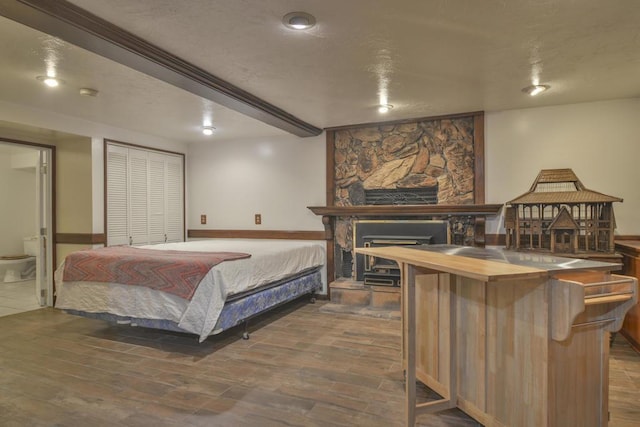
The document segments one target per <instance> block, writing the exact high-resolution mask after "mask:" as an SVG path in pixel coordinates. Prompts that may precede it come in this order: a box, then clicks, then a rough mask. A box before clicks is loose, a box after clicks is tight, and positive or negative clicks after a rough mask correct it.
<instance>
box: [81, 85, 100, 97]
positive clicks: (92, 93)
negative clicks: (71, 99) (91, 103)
mask: <svg viewBox="0 0 640 427" xmlns="http://www.w3.org/2000/svg"><path fill="white" fill-rule="evenodd" d="M80 95H82V96H98V91H97V90H96V89H91V88H88V87H83V88H80Z"/></svg>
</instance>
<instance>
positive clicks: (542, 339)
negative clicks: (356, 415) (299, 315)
mask: <svg viewBox="0 0 640 427" xmlns="http://www.w3.org/2000/svg"><path fill="white" fill-rule="evenodd" d="M356 252H358V253H362V254H365V255H366V256H375V257H381V258H387V259H391V260H394V261H396V262H398V264H399V265H400V267H401V271H402V276H403V277H402V302H403V304H402V305H403V308H402V310H403V334H402V336H403V362H404V367H405V372H406V408H405V414H406V425H407V426H413V425H415V418H416V415H418V414H420V413H425V412H435V411H439V410H443V409H448V408H453V407H458V408H460V409H461V410H463V411H464V412H466V413H467V414H469V415H470V416H471V417H473V418H474V419H476V420H477V421H478V422H480V423H481V424H483V425H485V426H513V427H521V426H531V427H543V426H553V427H567V426H581V427H589V426H606V425H607V423H608V385H609V373H608V362H609V333H610V332H613V331H617V330H618V329H620V327H621V325H622V321H623V319H624V315H625V313H626V312H627V310H628V309H629V308H630V307H631V306H633V305H634V304H635V303H636V301H637V298H638V296H637V295H638V282H637V279H635V278H632V277H627V276H619V275H615V274H612V273H611V271H612V270H615V269H617V268H619V266H618V265H616V264H609V263H603V262H596V261H588V260H582V259H570V258H560V257H554V256H550V255H543V254H536V253H525V252H511V251H503V250H499V249H481V248H470V247H458V246H451V245H432V246H423V247H413V248H407V247H381V248H358V249H356ZM416 379H417V380H419V381H421V382H422V383H424V384H426V385H427V386H428V387H430V388H431V389H433V390H434V391H436V392H437V393H438V394H440V395H441V396H443V398H442V399H440V400H437V401H432V402H424V403H418V402H416Z"/></svg>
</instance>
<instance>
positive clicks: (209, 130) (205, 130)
mask: <svg viewBox="0 0 640 427" xmlns="http://www.w3.org/2000/svg"><path fill="white" fill-rule="evenodd" d="M214 130H216V128H214V127H213V126H204V127H203V128H202V133H203V134H205V135H207V136H209V135H213V131H214Z"/></svg>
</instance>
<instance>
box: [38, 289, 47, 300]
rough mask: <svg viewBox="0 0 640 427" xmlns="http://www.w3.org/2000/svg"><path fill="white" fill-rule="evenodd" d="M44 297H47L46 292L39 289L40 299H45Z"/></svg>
mask: <svg viewBox="0 0 640 427" xmlns="http://www.w3.org/2000/svg"><path fill="white" fill-rule="evenodd" d="M46 297H47V290H46V289H40V298H46Z"/></svg>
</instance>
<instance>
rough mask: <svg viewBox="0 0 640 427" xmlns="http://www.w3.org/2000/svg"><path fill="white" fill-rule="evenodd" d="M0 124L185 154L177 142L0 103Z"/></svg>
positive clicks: (18, 105) (184, 146) (181, 143)
mask: <svg viewBox="0 0 640 427" xmlns="http://www.w3.org/2000/svg"><path fill="white" fill-rule="evenodd" d="M0 120H4V121H7V122H13V123H20V124H23V125H28V126H33V127H38V128H43V129H52V130H56V131H60V132H67V133H71V134H75V135H80V136H87V137H93V138H99V139H102V138H107V139H113V140H117V141H121V142H128V143H131V144H138V145H144V146H147V147H152V148H159V149H163V150H169V151H175V152H179V153H186V150H187V144H186V143H183V142H180V141H173V140H168V139H165V138H162V137H159V136H155V135H149V134H144V133H140V132H136V131H133V130H128V129H122V128H118V127H114V126H109V125H107V124H104V123H96V122H91V121H88V120H84V119H79V118H76V117H71V116H65V115H62V114H56V113H53V112H49V111H44V110H39V109H36V108H31V107H26V106H24V105H20V104H13V103H10V102H4V101H0ZM33 142H39V141H33Z"/></svg>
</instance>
